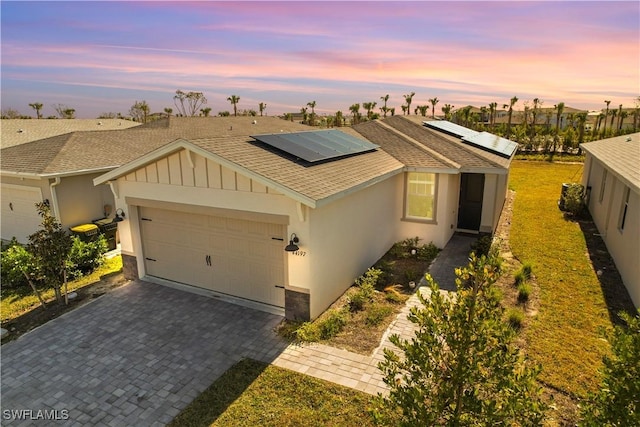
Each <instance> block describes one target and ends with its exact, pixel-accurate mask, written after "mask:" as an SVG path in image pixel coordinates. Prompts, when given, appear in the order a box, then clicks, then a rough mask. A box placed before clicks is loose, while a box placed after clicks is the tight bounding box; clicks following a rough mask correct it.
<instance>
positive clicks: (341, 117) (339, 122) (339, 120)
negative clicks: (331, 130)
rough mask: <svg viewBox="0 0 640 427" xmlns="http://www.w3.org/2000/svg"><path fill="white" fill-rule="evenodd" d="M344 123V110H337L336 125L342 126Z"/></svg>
mask: <svg viewBox="0 0 640 427" xmlns="http://www.w3.org/2000/svg"><path fill="white" fill-rule="evenodd" d="M343 124H344V115H343V114H342V111H336V127H342V125H343Z"/></svg>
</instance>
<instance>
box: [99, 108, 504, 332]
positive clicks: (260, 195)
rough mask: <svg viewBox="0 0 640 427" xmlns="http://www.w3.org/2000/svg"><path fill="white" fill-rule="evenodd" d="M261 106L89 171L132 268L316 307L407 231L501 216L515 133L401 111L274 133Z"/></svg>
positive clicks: (295, 311)
mask: <svg viewBox="0 0 640 427" xmlns="http://www.w3.org/2000/svg"><path fill="white" fill-rule="evenodd" d="M261 119H262V118H257V122H258V125H256V127H255V129H254V131H253V132H252V133H250V134H247V133H244V134H233V133H225V134H211V135H209V136H207V137H202V138H189V137H181V138H178V139H176V140H174V141H172V142H170V143H168V144H163V145H162V146H159V147H157V148H156V149H154V150H152V151H149V152H147V153H146V154H144V155H142V156H139V157H137V158H135V159H133V160H131V161H129V162H127V163H126V164H123V165H122V166H120V167H118V168H116V169H114V170H111V171H109V172H107V173H105V174H103V175H101V176H99V177H97V178H95V179H94V183H95V184H96V185H97V186H98V187H108V188H110V190H111V191H112V192H113V194H114V198H115V207H116V208H118V209H122V211H123V212H124V214H125V216H124V218H125V220H124V221H122V222H120V223H119V225H118V227H119V231H120V238H121V248H122V255H123V263H124V268H125V274H127V276H128V277H129V278H143V279H145V280H147V281H150V282H157V283H161V284H166V285H171V286H176V287H180V288H184V289H188V290H191V291H194V292H200V293H205V294H208V295H214V296H217V297H221V298H225V299H228V300H232V301H238V302H242V303H244V304H249V305H253V306H255V307H257V308H260V309H264V310H268V311H272V312H276V313H282V314H285V315H286V316H287V317H288V318H297V319H304V320H307V319H313V318H315V317H317V316H318V315H320V314H321V313H322V312H323V311H324V310H325V309H326V308H327V307H328V306H329V305H330V304H331V303H332V302H334V301H335V300H336V299H337V298H338V297H339V296H340V295H341V294H342V293H343V292H344V291H345V290H346V289H347V288H348V287H349V286H350V285H351V284H352V283H353V281H354V279H355V278H356V277H358V276H359V275H360V274H362V273H363V272H364V271H365V270H366V269H367V268H368V267H369V266H371V265H372V264H373V263H374V262H375V261H376V260H377V259H379V258H380V257H381V256H382V255H383V254H384V253H385V252H386V251H387V250H388V249H389V248H390V247H391V245H392V244H393V243H394V242H396V241H398V240H401V239H404V238H407V237H415V236H418V237H420V238H421V239H422V240H423V241H425V242H429V241H433V242H434V243H435V244H436V245H437V246H439V247H443V246H444V245H446V243H447V242H448V241H449V239H450V238H451V236H452V235H453V233H454V232H456V231H457V230H458V231H466V232H475V233H481V232H486V233H492V232H493V231H494V230H495V227H496V225H497V222H498V218H499V215H500V212H501V210H502V207H503V204H504V201H505V198H506V191H507V181H508V176H509V165H510V162H511V159H512V156H513V154H514V153H515V145H514V144H513V143H512V142H511V141H507V140H503V139H501V138H498V137H495V136H493V135H490V134H486V133H479V132H474V131H471V130H469V129H465V128H462V127H460V126H457V125H454V124H453V123H449V122H437V123H436V124H434V122H429V123H423V122H422V120H419V119H407V118H403V117H399V116H397V117H391V118H388V119H385V120H376V121H372V122H366V123H363V124H361V125H357V126H354V127H352V128H339V129H332V130H318V129H313V130H311V131H308V132H300V133H295V134H293V133H291V130H286V129H283V132H279V131H277V130H276V131H274V130H271V131H268V132H267V133H265V132H264V129H263V128H261V127H260V123H261V122H262V120H261ZM372 144H373V145H372ZM360 145H361V146H364V147H365V149H362V150H358V149H356V150H355V151H350V150H352V149H353V148H354V147H356V148H357V147H358V146H360ZM345 150H346V151H345ZM338 151H339V154H337V155H336V154H335V152H338ZM331 153H334V154H331ZM291 244H295V246H296V247H295V248H293V249H295V250H291V251H286V250H285V247H287V246H290V245H291ZM287 249H292V247H289V248H287Z"/></svg>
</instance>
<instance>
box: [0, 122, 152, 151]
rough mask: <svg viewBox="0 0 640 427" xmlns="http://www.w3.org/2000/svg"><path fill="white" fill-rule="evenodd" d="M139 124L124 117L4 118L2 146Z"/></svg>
mask: <svg viewBox="0 0 640 427" xmlns="http://www.w3.org/2000/svg"><path fill="white" fill-rule="evenodd" d="M139 125H140V123H137V122H133V121H131V120H124V119H2V120H0V132H1V139H0V147H1V148H6V147H13V146H14V145H20V144H25V143H27V142H31V141H37V140H39V139H45V138H50V137H52V136H57V135H63V134H65V133H70V132H77V131H104V130H118V129H128V128H131V127H135V126H139Z"/></svg>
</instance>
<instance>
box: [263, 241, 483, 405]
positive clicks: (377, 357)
mask: <svg viewBox="0 0 640 427" xmlns="http://www.w3.org/2000/svg"><path fill="white" fill-rule="evenodd" d="M475 240H476V237H469V236H464V235H458V234H456V235H454V236H453V237H452V238H451V240H450V241H449V243H448V244H447V246H446V247H445V248H444V249H443V250H442V251H441V252H440V254H439V255H438V257H437V258H436V260H435V261H434V262H433V263H432V264H431V267H430V274H431V275H432V276H433V278H434V280H435V281H436V283H438V284H439V285H440V289H442V290H443V291H445V292H446V291H455V290H456V286H455V271H454V270H455V268H457V267H460V266H464V265H466V264H467V259H468V255H469V251H470V245H471V243H472V242H474V241H475ZM425 285H426V281H425V280H424V279H422V280H421V281H420V287H419V288H418V289H417V291H416V293H415V294H414V295H412V296H411V297H410V298H409V300H407V303H406V304H405V306H404V307H403V309H402V311H401V312H400V313H399V314H398V315H397V317H396V319H395V320H394V321H393V322H392V323H391V325H390V326H389V328H388V329H387V331H386V333H385V334H384V336H383V338H382V342H381V344H380V346H379V347H378V348H377V349H376V350H375V351H374V352H373V354H371V355H370V356H365V355H361V354H357V353H352V352H350V351H347V350H342V349H339V348H335V347H330V346H327V345H323V344H303V345H293V344H292V345H289V346H288V347H287V348H286V349H285V350H284V351H283V352H282V353H281V354H280V355H279V356H278V357H277V358H276V359H275V360H273V361H272V362H271V363H272V364H273V365H275V366H278V367H281V368H286V369H290V370H292V371H296V372H300V373H302V374H306V375H311V376H312V377H316V378H320V379H323V380H327V381H331V382H333V383H336V384H340V385H343V386H346V387H350V388H354V389H356V390H360V391H363V392H365V393H369V394H374V395H375V394H377V393H382V394H383V395H384V394H386V393H388V388H387V386H386V384H384V382H383V381H382V372H381V371H380V370H379V369H378V363H379V362H381V361H383V360H384V349H385V348H390V349H393V348H395V346H394V345H393V344H391V342H390V341H389V336H391V335H393V334H398V335H400V336H401V337H402V338H404V339H411V337H412V336H413V333H414V330H415V327H414V325H413V324H412V323H411V322H410V321H409V320H408V319H407V316H408V315H409V312H410V310H411V308H412V307H414V306H417V305H419V304H420V301H419V299H418V295H417V293H418V292H422V294H423V295H428V293H429V292H430V289H429V288H427V287H426V286H425Z"/></svg>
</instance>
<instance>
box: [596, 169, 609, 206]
mask: <svg viewBox="0 0 640 427" xmlns="http://www.w3.org/2000/svg"><path fill="white" fill-rule="evenodd" d="M606 187H607V170H606V169H603V170H602V181H601V182H600V196H598V201H599V202H600V203H602V201H603V200H604V190H605V188H606Z"/></svg>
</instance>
